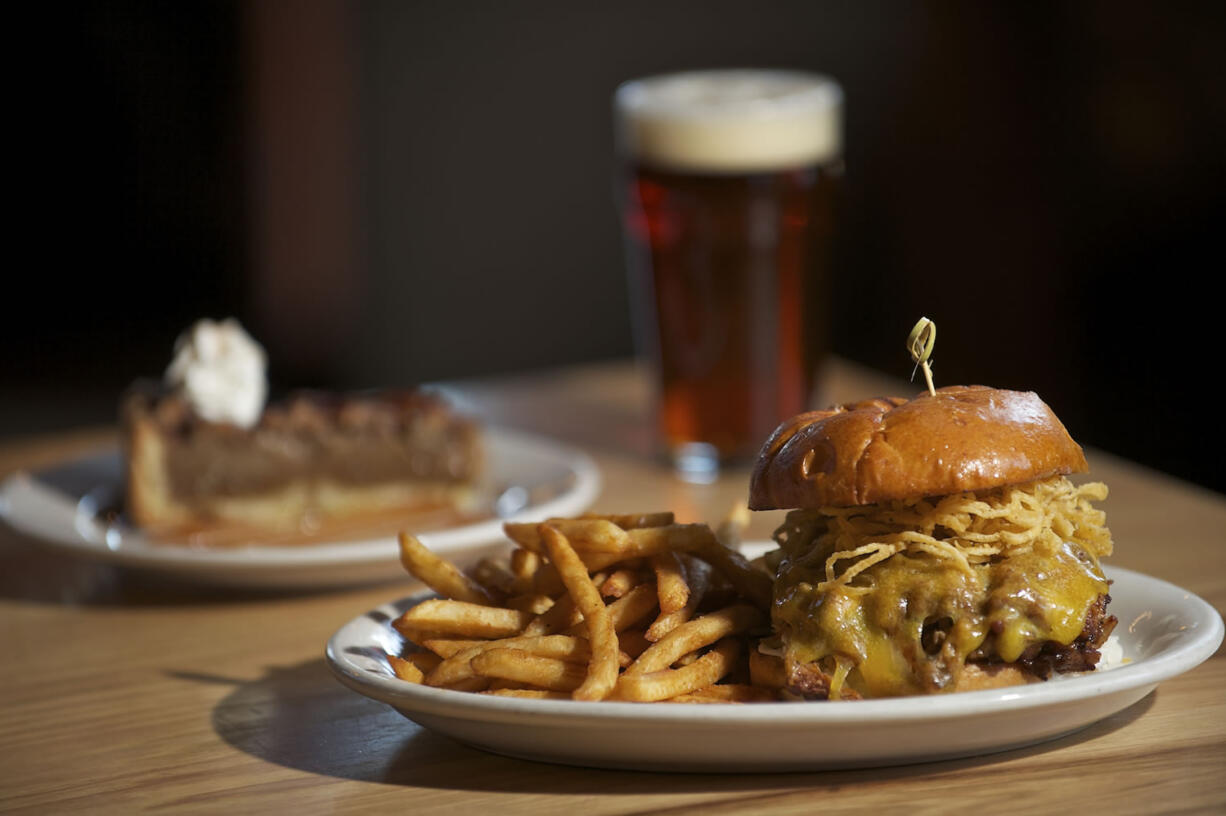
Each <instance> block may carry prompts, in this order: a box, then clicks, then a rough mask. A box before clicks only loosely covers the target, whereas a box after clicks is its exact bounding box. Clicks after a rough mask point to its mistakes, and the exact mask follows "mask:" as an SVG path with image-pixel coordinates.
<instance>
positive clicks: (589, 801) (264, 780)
mask: <svg viewBox="0 0 1226 816" xmlns="http://www.w3.org/2000/svg"><path fill="white" fill-rule="evenodd" d="M899 387H901V388H902V389H903V392H904V393H913V392H915V391H918V390H919V389H918V388H916V387H914V386H911V385H906V384H903V385H901V386H899V385H897V384H896V382H895V381H891V380H887V379H884V378H882V377H880V376H878V375H875V374H873V373H870V372H866V371H863V370H861V369H858V368H855V367H853V366H851V365H849V364H847V363H844V362H840V361H837V360H836V361H834V362H832V363H831V364H830V365H829V366H828V370H827V372H826V375H825V377H824V385H823V390H824V395H825V397H827V398H831V399H845V398H851V397H862V396H866V395H869V394H875V393H879V392H882V391H885V390H891V391H896V390H898V388H899ZM453 393H454V394H455V395H456V396H457V398H459V399H460V400H461V402H462V403H463V404H464V405H465V406H466V407H468V408H470V409H472V410H474V411H476V412H478V413H479V414H480V415H482V416H484V417H486V418H487V419H488V420H489V421H491V422H494V423H498V424H501V425H504V426H508V427H517V428H523V429H528V430H532V431H538V432H542V433H548V434H549V435H551V436H554V437H556V438H559V439H562V440H565V441H567V442H570V443H573V444H576V445H580V446H582V447H583V448H585V449H586V450H587V451H589V452H590V453H591V454H592V456H593V457H594V458H595V459H596V461H597V462H598V464H599V465H600V467H601V469H602V471H603V475H604V489H603V493H602V495H601V497H600V498H599V499H598V501H597V503H596V505H595V509H598V510H606V511H628V510H646V509H664V508H667V509H673V510H675V511H676V512H677V515H678V517H679V519H681V520H685V521H693V520H710V521H714V520H718V519H719V518H720V517H721V516H722V515H723V514H724V512H725V511H726V510H727V509H728V507H730V506H731V504H732V503H733V502H734V501H737V500H743V497H744V493H745V490H746V485H747V472H746V471H744V470H736V471H732V472H728V473H726V474H724V476H723V477H722V478H721V480H720V481H719V482H718V483H716V484H713V485H708V486H698V485H687V484H682V483H680V482H678V481H676V480H675V479H674V478H673V477H672V476H671V475H670V473H669V471H668V470H667V469H666V468H664V467H663V466H661V465H660V463H659V462H658V461H657V460H655V459H653V457H651V456H650V453H649V452H650V446H651V435H650V431H649V428H650V423H649V412H648V407H647V405H648V392H647V388H646V386H645V383H644V380H643V378H642V376H641V372H640V371H639V370H638V369H637V368H636V367H634V366H633V365H630V364H623V363H612V364H602V365H591V366H584V367H579V368H574V369H566V370H561V371H553V372H546V373H540V374H532V375H522V376H516V377H510V378H504V379H499V380H486V381H481V382H468V383H460V384H457V385H455V386H454V388H453ZM1055 407H1056V408H1057V410H1058V408H1059V406H1055ZM1071 430H1072V431H1073V433H1074V435H1076V431H1077V429H1075V428H1074V429H1071ZM113 443H114V432H113V431H112V430H110V429H97V430H85V431H81V432H79V433H68V434H60V435H57V436H55V437H49V438H38V439H29V440H21V441H16V442H10V443H7V444H5V445H3V446H0V477H2V476H3V475H6V474H8V473H10V472H12V471H14V470H18V469H22V468H31V467H35V466H37V465H39V464H45V463H49V462H53V461H56V460H58V459H61V458H63V457H65V456H71V455H74V454H78V453H81V452H86V451H90V450H95V449H97V448H98V447H100V446H106V445H111V444H113ZM1089 459H1090V465H1091V469H1092V474H1093V475H1094V476H1095V477H1096V478H1099V479H1101V480H1103V481H1105V482H1107V483H1108V484H1109V485H1110V488H1111V497H1110V498H1109V499H1108V501H1107V502H1106V503H1105V504H1104V505H1103V506H1104V508H1105V509H1106V510H1107V514H1108V522H1109V524H1110V526H1111V529H1112V532H1113V534H1114V538H1115V544H1116V554H1115V555H1114V557H1112V558H1111V559H1110V561H1109V563H1111V564H1115V565H1119V566H1123V567H1128V568H1131V569H1135V570H1140V571H1142V572H1146V573H1149V574H1151V575H1154V576H1157V577H1160V578H1164V579H1166V580H1168V581H1172V582H1174V583H1176V584H1179V585H1181V586H1183V587H1186V588H1187V589H1190V590H1192V591H1193V592H1195V593H1197V594H1198V595H1200V596H1201V597H1203V598H1205V599H1206V600H1207V601H1209V603H1211V604H1213V605H1214V606H1215V607H1216V608H1217V609H1218V610H1219V612H1220V611H1221V610H1222V609H1223V608H1226V499H1224V498H1223V497H1222V496H1221V495H1218V494H1215V493H1212V492H1208V491H1205V490H1202V489H1199V488H1196V487H1193V486H1190V485H1188V484H1186V483H1182V482H1179V481H1177V480H1174V479H1171V478H1168V477H1166V476H1163V475H1161V474H1158V473H1155V472H1153V471H1149V470H1146V469H1143V468H1141V467H1138V466H1136V465H1133V464H1131V463H1129V462H1125V461H1122V460H1120V459H1117V458H1115V457H1112V456H1109V455H1106V454H1103V453H1100V452H1097V451H1090V452H1089ZM775 520H776V517H774V516H772V515H771V514H764V517H762V518H758V519H755V521H754V526H753V528H752V529H751V533H752V534H753V535H755V536H759V537H766V536H768V535H769V533H770V530H771V526H772V525H773V524H774V522H775ZM412 589H413V586H412V584H411V583H409V582H408V581H407V580H406V581H405V582H402V583H391V584H383V585H379V586H367V587H361V588H356V589H346V590H340V591H336V590H334V591H328V592H315V593H285V592H279V593H274V592H268V593H262V592H253V591H234V590H224V589H215V588H209V587H202V586H194V585H191V584H188V583H184V582H181V581H172V580H169V579H166V578H162V577H159V576H157V575H150V574H143V573H138V572H134V571H130V570H125V569H121V568H118V567H113V566H107V565H103V564H97V563H91V562H88V561H84V560H78V559H75V558H73V557H69V556H66V555H61V554H58V553H55V552H52V551H50V550H48V549H47V548H45V547H44V546H43V545H41V544H40V543H39V542H37V541H35V540H32V539H29V538H26V537H24V536H22V535H19V534H17V533H15V532H13V531H12V530H11V529H9V528H7V527H6V526H4V525H0V810H6V811H7V810H14V811H26V812H31V813H55V812H60V813H63V812H70V811H71V812H123V813H129V812H139V811H147V810H150V811H157V810H174V811H203V812H238V813H245V812H255V811H260V810H263V811H269V812H303V813H314V812H331V811H364V812H376V813H378V812H382V813H393V812H397V813H418V812H436V811H448V812H452V813H468V812H494V811H499V812H508V813H510V812H541V813H553V812H562V813H568V814H579V813H593V814H598V813H640V812H659V811H667V812H669V813H702V814H715V813H732V812H751V813H766V812H771V813H813V812H820V813H824V814H830V813H842V812H849V811H859V810H861V809H866V808H870V807H871V808H874V809H875V808H881V807H886V806H890V805H895V806H904V805H905V806H907V807H908V808H910V810H909V812H920V813H927V812H932V813H940V812H946V811H947V810H948V809H950V808H951V807H952V806H953V805H954V804H955V803H956V806H957V808H958V809H959V810H961V811H964V812H972V813H973V812H979V807H985V808H989V809H990V811H989V812H1000V811H1025V812H1027V813H1044V812H1057V811H1060V812H1064V811H1068V810H1070V809H1071V810H1072V811H1073V812H1081V811H1083V810H1090V809H1093V810H1094V811H1099V810H1101V811H1102V812H1106V813H1111V814H1122V813H1160V812H1172V813H1173V812H1179V813H1200V812H1213V811H1216V812H1222V811H1223V810H1226V658H1224V657H1223V652H1222V650H1219V652H1218V653H1217V654H1216V655H1215V656H1214V657H1213V658H1211V659H1210V660H1209V661H1207V662H1206V663H1204V664H1203V665H1201V666H1199V667H1198V668H1196V669H1195V670H1193V671H1191V672H1190V673H1188V674H1185V675H1183V676H1181V677H1177V678H1175V679H1173V680H1169V681H1167V682H1165V683H1163V684H1162V685H1161V687H1160V688H1159V689H1158V690H1157V691H1156V692H1155V693H1153V694H1151V695H1150V696H1149V697H1147V698H1145V699H1144V700H1142V701H1141V702H1139V703H1137V704H1135V705H1134V706H1132V707H1131V708H1129V709H1127V710H1125V711H1123V712H1121V713H1119V714H1117V715H1115V716H1113V717H1110V718H1108V719H1107V720H1105V721H1103V722H1100V723H1098V724H1096V725H1093V726H1091V727H1090V728H1088V729H1085V730H1083V731H1081V732H1080V733H1077V734H1074V735H1071V736H1068V737H1065V738H1062V739H1060V740H1058V741H1056V742H1052V743H1048V744H1046V745H1042V746H1039V747H1035V748H1029V749H1023V750H1016V751H1011V752H1008V753H1002V754H996V755H993V756H987V757H982V758H977V759H966V760H960V761H947V762H934V763H929V764H924V765H912V766H908V767H897V768H880V769H866V770H853V771H832V772H822V773H793V774H766V775H757V776H752V775H736V774H722V775H716V774H711V775H704V774H683V775H675V774H662V773H628V772H616V771H601V770H587V769H581V768H570V767H562V766H553V765H546V764H537V763H532V762H524V761H519V760H514V759H507V758H504V757H499V756H493V755H489V754H485V753H482V752H480V751H477V750H474V749H471V748H468V747H465V746H463V745H459V744H457V743H454V742H452V741H450V740H448V739H446V738H443V737H440V736H436V735H434V734H432V733H430V732H427V731H425V730H423V729H421V728H419V727H418V726H416V725H414V724H413V723H411V722H409V721H408V720H405V719H403V718H402V717H401V716H400V715H399V714H397V713H395V712H394V711H392V710H391V709H390V708H387V707H385V706H383V705H382V704H380V703H376V702H373V701H370V700H368V699H366V698H364V697H361V696H359V695H357V694H354V693H353V692H351V691H349V690H347V689H345V688H344V687H342V686H341V685H340V684H339V683H338V682H337V681H336V680H334V679H333V677H332V676H331V674H330V672H329V670H328V669H327V667H326V666H325V664H324V660H323V656H322V655H323V646H324V643H325V641H326V640H327V639H328V637H329V636H330V635H331V634H332V633H333V631H334V630H335V629H336V628H337V627H338V626H339V625H340V624H342V623H344V622H345V621H347V620H349V619H351V618H353V617H355V616H357V615H359V614H361V613H363V612H365V611H367V610H368V609H371V608H373V607H375V606H377V605H379V604H381V603H383V602H385V601H388V600H392V599H395V598H398V597H402V596H404V595H406V594H409V593H410V592H411V591H412Z"/></svg>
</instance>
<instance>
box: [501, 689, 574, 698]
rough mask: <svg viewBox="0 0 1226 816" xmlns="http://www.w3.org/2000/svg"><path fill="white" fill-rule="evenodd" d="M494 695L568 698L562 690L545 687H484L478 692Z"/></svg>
mask: <svg viewBox="0 0 1226 816" xmlns="http://www.w3.org/2000/svg"><path fill="white" fill-rule="evenodd" d="M478 693H479V694H488V695H491V696H494V697H519V698H523V699H529V700H569V699H570V695H569V694H567V693H566V692H564V691H546V690H545V689H526V688H500V689H486V690H485V691H482V692H478Z"/></svg>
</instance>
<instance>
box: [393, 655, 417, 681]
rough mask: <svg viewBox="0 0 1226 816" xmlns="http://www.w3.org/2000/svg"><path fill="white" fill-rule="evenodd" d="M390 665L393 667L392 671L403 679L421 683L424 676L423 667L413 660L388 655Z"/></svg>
mask: <svg viewBox="0 0 1226 816" xmlns="http://www.w3.org/2000/svg"><path fill="white" fill-rule="evenodd" d="M387 662H388V665H390V666H391V667H392V673H393V674H395V675H396V676H397V677H399V678H400V679H401V680H406V681H408V682H410V683H420V682H421V681H422V680H423V679H425V678H424V676H423V674H422V671H421V669H419V668H418V667H417V666H416V665H415V664H414V663H413V662H412V661H409V660H405V659H404V658H402V657H397V656H396V655H388V656H387Z"/></svg>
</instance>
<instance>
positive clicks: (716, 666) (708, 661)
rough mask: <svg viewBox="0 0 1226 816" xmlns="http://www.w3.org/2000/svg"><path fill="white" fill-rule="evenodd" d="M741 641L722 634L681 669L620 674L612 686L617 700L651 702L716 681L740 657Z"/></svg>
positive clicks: (731, 667) (742, 647)
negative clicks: (705, 650)
mask: <svg viewBox="0 0 1226 816" xmlns="http://www.w3.org/2000/svg"><path fill="white" fill-rule="evenodd" d="M743 649H744V646H743V644H742V643H741V642H740V641H739V640H737V639H736V638H724V639H723V640H721V641H719V643H717V644H716V645H715V648H714V649H712V650H711V651H709V652H707V653H706V654H705V655H703V656H702V657H700V658H698V659H697V660H695V661H694V662H693V663H691V664H690V665H688V666H686V667H685V668H682V669H665V670H662V671H653V672H647V673H646V674H630V673H629V670H627V671H626V673H625V674H623V675H622V676H621V679H620V680H618V682H617V688H616V689H615V690H614V697H615V698H616V699H618V700H629V701H632V702H641V703H646V702H652V701H655V700H668V699H670V698H673V697H676V696H678V695H681V694H688V693H690V692H692V691H696V690H697V689H700V688H705V687H706V686H710V685H713V684H715V683H716V682H718V681H719V679H720V678H721V677H723V676H724V675H726V674H727V673H728V672H730V671H731V670H732V669H733V667H734V666H735V665H736V663H737V661H738V660H740V659H741V655H742V650H743Z"/></svg>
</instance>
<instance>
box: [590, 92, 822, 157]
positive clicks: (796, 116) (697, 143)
mask: <svg viewBox="0 0 1226 816" xmlns="http://www.w3.org/2000/svg"><path fill="white" fill-rule="evenodd" d="M614 106H615V109H616V110H615V113H616V117H617V126H618V127H617V130H618V140H619V147H620V149H621V151H622V152H623V154H624V155H627V156H631V157H634V158H637V159H639V160H641V161H643V162H645V163H648V164H652V165H656V166H659V167H662V168H668V169H676V170H686V171H689V172H698V173H704V172H705V173H744V172H769V171H772V170H782V169H787V168H791V167H804V166H809V165H814V164H821V163H824V162H828V161H830V160H832V159H836V158H838V156H839V155H840V153H841V151H842V112H843V91H842V89H841V88H839V86H838V83H836V82H835V81H834V80H832V79H830V78H829V77H824V76H820V75H817V74H806V73H800V72H795V71H771V70H753V69H738V70H718V71H689V72H685V73H679V74H666V75H663V76H655V77H647V78H645V79H636V80H632V81H630V82H626V83H624V84H623V85H621V87H619V88H618V89H617V93H616V94H615V95H614Z"/></svg>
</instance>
